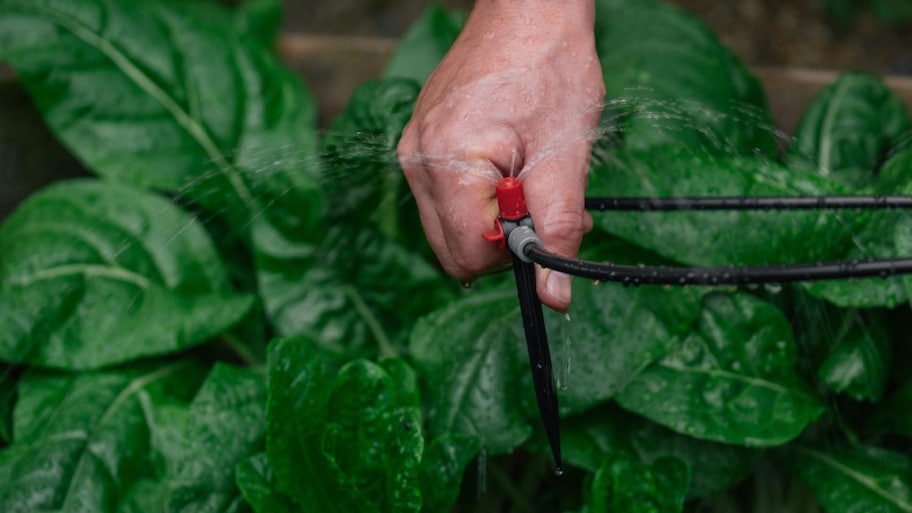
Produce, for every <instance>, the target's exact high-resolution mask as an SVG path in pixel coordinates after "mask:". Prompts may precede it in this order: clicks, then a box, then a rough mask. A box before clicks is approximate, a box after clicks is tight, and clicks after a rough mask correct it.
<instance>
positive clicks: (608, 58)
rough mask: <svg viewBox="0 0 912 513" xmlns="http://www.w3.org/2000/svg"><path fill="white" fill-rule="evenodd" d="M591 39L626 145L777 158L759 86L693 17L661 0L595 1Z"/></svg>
mask: <svg viewBox="0 0 912 513" xmlns="http://www.w3.org/2000/svg"><path fill="white" fill-rule="evenodd" d="M595 34H596V47H597V49H598V54H599V57H600V60H601V64H602V74H603V75H604V78H605V87H606V90H607V92H608V98H609V99H608V105H609V107H618V108H620V109H621V111H622V112H623V113H624V116H623V117H624V118H626V123H625V125H624V127H623V137H624V140H625V141H626V145H627V146H628V147H633V148H638V149H646V148H651V147H655V146H660V145H680V146H686V147H688V148H690V149H692V150H693V151H695V152H701V153H702V152H710V153H715V154H719V153H722V154H729V153H733V154H743V155H752V154H760V155H764V156H768V157H775V156H776V154H777V148H776V140H775V136H774V132H775V130H774V126H773V123H772V119H771V118H770V115H769V113H768V112H767V108H766V100H765V98H764V93H763V89H762V87H761V85H760V82H759V81H758V80H757V79H756V78H755V77H754V76H753V75H751V74H750V73H749V72H748V71H747V69H746V68H745V67H744V65H743V64H741V63H740V62H739V61H738V59H737V58H736V57H735V55H734V54H733V53H732V52H731V51H729V50H728V49H727V48H725V47H724V46H723V45H722V44H721V43H720V42H719V40H718V39H717V38H716V36H715V35H714V34H713V33H712V32H711V31H710V30H709V28H707V27H706V26H704V25H703V24H702V23H701V22H699V21H698V20H697V19H696V18H695V17H693V16H691V15H689V14H687V13H685V12H684V11H682V10H680V9H679V8H677V7H674V6H671V5H669V4H666V3H663V2H658V1H652V0H641V1H634V2H631V1H628V0H599V1H597V2H596V24H595Z"/></svg>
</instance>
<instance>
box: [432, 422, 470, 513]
mask: <svg viewBox="0 0 912 513" xmlns="http://www.w3.org/2000/svg"><path fill="white" fill-rule="evenodd" d="M480 449H481V446H480V445H479V440H478V438H476V437H474V436H467V435H452V434H446V435H442V436H439V437H437V438H435V439H434V441H433V442H431V443H430V444H428V445H427V446H425V448H424V456H422V458H421V498H422V504H421V511H422V512H423V513H437V512H441V511H450V510H452V508H453V504H455V503H456V498H457V497H458V496H459V488H460V485H461V483H462V474H463V472H464V471H465V466H466V465H467V464H468V463H469V461H471V460H472V458H474V457H475V456H476V455H477V454H478V451H479V450H480Z"/></svg>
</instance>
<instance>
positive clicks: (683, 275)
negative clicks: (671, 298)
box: [526, 247, 912, 285]
mask: <svg viewBox="0 0 912 513" xmlns="http://www.w3.org/2000/svg"><path fill="white" fill-rule="evenodd" d="M526 255H527V256H528V257H529V258H530V259H531V260H532V261H533V262H535V263H537V264H539V265H540V266H542V267H546V268H548V269H554V270H555V271H560V272H562V273H566V274H572V275H573V276H579V277H582V278H589V279H591V280H598V281H611V282H619V283H623V284H625V285H754V284H764V283H791V282H798V281H820V280H836V279H848V278H865V277H871V276H876V277H881V278H887V277H890V276H895V275H898V274H912V258H890V259H878V260H852V261H846V262H820V263H815V264H784V265H770V266H723V267H670V266H659V267H649V266H632V265H618V264H612V263H598V262H589V261H586V260H578V259H574V258H566V257H562V256H559V255H556V254H554V253H551V252H549V251H546V250H544V249H542V248H538V247H532V248H530V250H529V251H528V252H527V254H526Z"/></svg>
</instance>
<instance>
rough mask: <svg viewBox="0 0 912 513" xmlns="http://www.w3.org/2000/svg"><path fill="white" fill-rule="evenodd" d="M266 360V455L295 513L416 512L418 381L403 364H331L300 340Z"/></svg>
mask: <svg viewBox="0 0 912 513" xmlns="http://www.w3.org/2000/svg"><path fill="white" fill-rule="evenodd" d="M269 349H270V351H269V401H268V404H267V413H266V415H267V425H268V438H267V444H266V454H267V455H268V458H269V463H270V465H271V467H272V469H273V471H274V472H275V476H276V481H277V482H278V485H279V490H280V491H281V492H282V493H283V494H285V495H288V496H289V497H291V498H292V499H293V500H294V502H295V503H296V504H297V506H298V507H299V508H301V511H315V512H316V511H321V512H322V511H340V512H345V511H385V512H386V511H389V512H405V511H418V510H420V508H421V495H420V490H419V479H420V478H419V465H420V462H421V454H422V451H423V438H422V433H421V431H422V420H421V410H420V407H419V404H418V400H417V391H416V390H417V389H416V388H415V385H414V384H415V383H416V381H415V378H414V377H413V376H409V374H410V373H411V371H410V370H409V369H408V367H407V366H406V365H405V363H403V362H402V361H400V360H388V361H384V362H382V363H381V364H379V365H378V364H374V363H370V362H367V361H365V360H357V361H354V362H350V363H348V364H346V365H344V366H343V367H342V368H341V369H338V370H336V369H334V368H332V367H334V365H333V364H332V361H333V357H331V356H330V357H327V355H326V354H325V353H323V352H321V351H320V350H319V347H318V346H317V345H316V344H314V343H312V342H310V341H308V340H306V339H286V340H278V341H275V342H273V343H272V344H271V345H270V348H269Z"/></svg>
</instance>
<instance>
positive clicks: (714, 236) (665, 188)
mask: <svg viewBox="0 0 912 513" xmlns="http://www.w3.org/2000/svg"><path fill="white" fill-rule="evenodd" d="M842 191H843V189H842V188H840V187H839V186H838V185H837V184H835V183H833V182H830V181H828V180H826V179H824V178H821V177H817V176H812V175H806V174H805V175H802V174H799V173H797V172H795V171H792V170H790V169H788V168H786V167H783V166H781V165H778V164H775V163H773V162H769V161H766V160H759V159H751V158H742V157H714V156H711V155H707V154H705V153H703V152H699V151H696V150H692V149H681V148H672V147H666V148H661V149H656V150H654V151H650V152H634V151H626V150H619V151H617V152H614V153H612V154H611V155H608V156H604V157H603V158H602V159H601V160H600V161H599V162H598V163H596V164H595V165H594V166H593V168H592V173H591V175H590V178H589V188H588V190H587V195H588V196H612V197H617V196H646V197H680V196H802V195H805V196H807V195H823V194H838V193H841V192H842ZM593 217H594V219H595V223H596V226H597V227H598V228H600V229H601V230H604V231H606V232H608V233H611V234H613V235H615V236H617V237H620V238H622V239H625V240H628V241H630V242H633V243H634V244H636V245H638V246H640V247H642V248H645V249H648V250H650V251H653V252H655V253H658V254H659V255H661V256H663V257H665V258H668V259H670V260H673V261H676V262H681V263H685V264H689V265H694V266H721V265H745V264H755V265H764V264H776V263H800V262H816V261H820V260H827V259H832V257H834V256H835V255H841V254H843V253H844V252H845V251H847V249H848V247H849V245H850V244H851V235H852V234H853V233H854V232H855V231H856V230H857V229H858V228H859V227H861V226H863V225H864V222H865V221H867V219H868V217H867V216H865V215H857V216H853V217H845V216H843V214H841V213H838V212H837V213H833V212H825V211H800V212H798V211H779V212H757V211H722V212H682V211H671V212H605V213H599V214H595V215H594V216H593ZM745 234H750V236H749V237H745ZM808 241H813V242H814V243H813V244H808Z"/></svg>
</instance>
